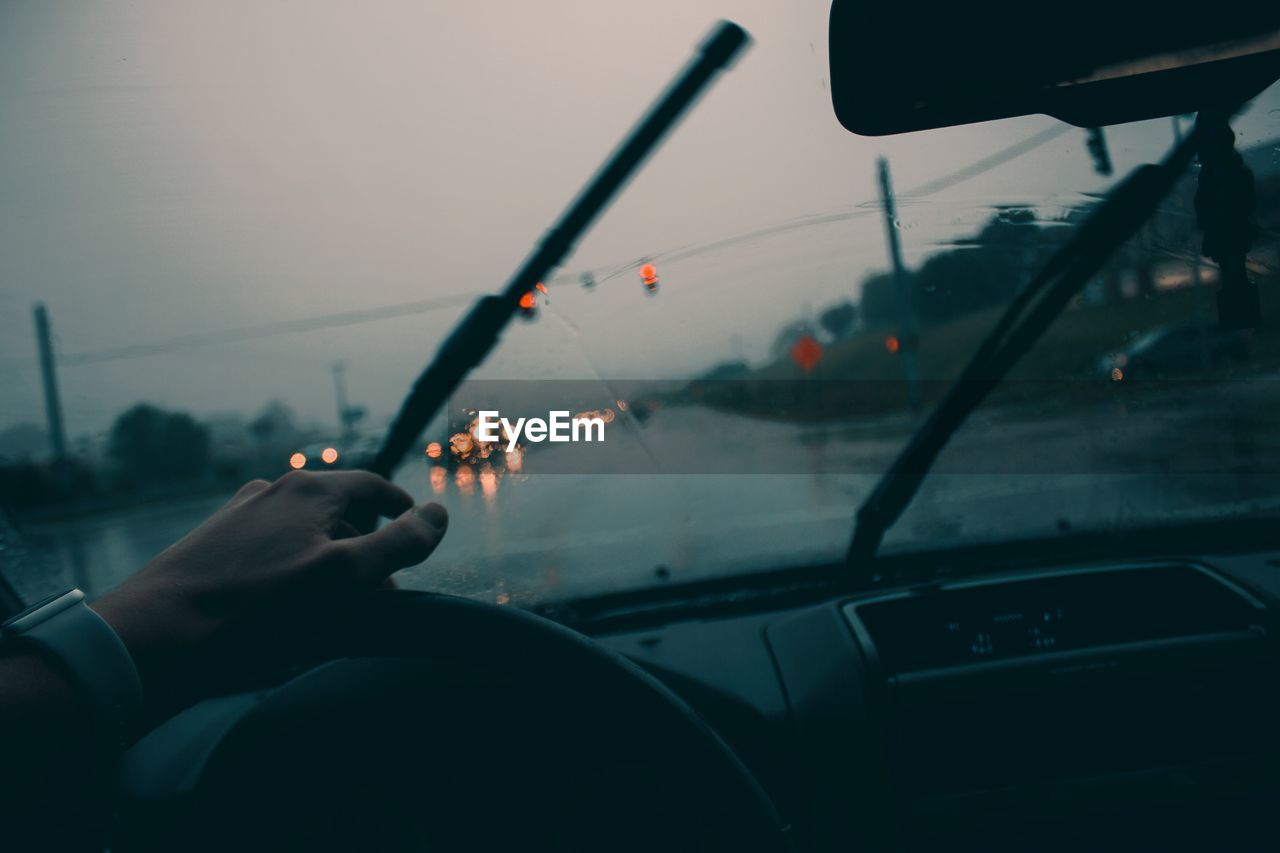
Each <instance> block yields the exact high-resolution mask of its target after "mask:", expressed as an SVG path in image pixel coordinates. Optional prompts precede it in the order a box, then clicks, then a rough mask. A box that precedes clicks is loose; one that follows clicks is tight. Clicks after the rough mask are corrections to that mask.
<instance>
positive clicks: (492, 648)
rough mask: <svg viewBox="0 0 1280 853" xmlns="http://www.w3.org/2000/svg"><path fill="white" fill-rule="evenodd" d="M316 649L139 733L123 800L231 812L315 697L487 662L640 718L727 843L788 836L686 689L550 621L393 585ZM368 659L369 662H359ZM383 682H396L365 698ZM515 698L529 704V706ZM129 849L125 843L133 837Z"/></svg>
mask: <svg viewBox="0 0 1280 853" xmlns="http://www.w3.org/2000/svg"><path fill="white" fill-rule="evenodd" d="M315 659H316V660H323V661H328V662H329V663H325V664H322V665H320V666H318V667H314V668H312V669H309V670H307V672H305V673H303V674H302V675H300V676H297V677H296V678H294V679H291V680H289V681H288V682H286V683H285V684H283V685H280V686H279V687H276V688H274V689H272V690H270V691H267V692H265V693H260V694H257V695H255V696H253V697H249V698H246V699H243V700H242V701H240V702H239V703H236V702H234V701H232V702H227V701H225V700H215V701H214V702H213V703H202V705H198V706H196V707H195V708H193V709H190V710H189V711H188V712H184V714H181V715H179V716H178V717H176V718H175V719H174V720H171V721H169V722H168V723H166V724H164V725H162V726H161V727H160V728H159V729H157V731H156V732H153V733H152V734H151V735H148V736H147V737H146V738H144V739H143V740H142V741H140V742H139V744H138V745H137V746H135V748H134V749H133V750H131V751H130V753H129V755H128V756H126V761H125V765H124V772H123V775H122V780H123V791H124V793H125V796H126V797H127V798H128V801H131V802H133V803H134V804H137V803H142V804H144V807H143V808H142V809H141V813H143V814H147V815H149V816H153V815H154V813H155V809H154V804H155V803H157V802H159V803H164V802H174V801H178V800H183V799H185V800H186V801H187V802H186V804H185V805H184V806H183V808H182V809H181V810H180V811H181V813H182V814H183V815H184V817H183V818H181V819H178V820H176V822H175V825H179V824H183V823H187V822H190V823H194V824H199V823H202V822H206V821H208V820H210V819H211V817H212V816H213V815H216V814H218V813H222V814H224V815H225V814H226V810H227V808H228V807H229V806H228V803H229V802H231V801H232V800H234V798H236V797H242V796H244V795H243V793H242V792H243V791H245V790H246V784H248V785H249V786H250V787H251V786H252V785H253V784H254V780H255V779H257V778H258V774H257V773H255V771H254V766H255V763H256V762H260V759H261V756H262V755H263V754H264V749H266V750H270V749H271V746H269V745H270V744H273V743H274V742H275V741H276V739H278V738H279V737H280V736H281V732H290V731H293V730H294V729H296V728H297V727H296V725H294V723H295V722H296V721H297V720H298V719H300V718H301V717H303V716H305V715H307V714H309V713H311V712H312V711H314V709H315V706H317V705H325V706H333V705H334V704H335V703H343V702H353V703H357V704H358V703H359V702H361V701H362V700H363V699H364V697H363V696H360V695H353V694H358V693H360V692H363V691H364V690H366V689H367V686H368V685H370V684H375V683H376V684H381V685H382V687H383V688H385V687H386V685H387V684H389V683H393V682H394V681H395V679H396V678H397V677H398V676H395V675H388V674H387V673H385V672H384V673H382V674H381V675H379V674H378V672H377V671H376V667H375V668H374V669H370V666H372V665H373V664H374V663H378V662H410V661H418V662H430V663H431V664H432V665H433V666H434V665H443V666H446V667H448V668H449V671H451V672H458V671H466V672H469V673H473V674H482V675H483V678H485V679H496V681H494V682H493V683H499V682H500V683H502V684H503V685H504V687H503V688H502V689H504V690H507V689H515V690H516V691H517V693H519V691H521V690H528V689H534V690H537V691H538V697H537V698H538V700H539V701H546V700H547V699H548V697H553V700H554V704H555V705H556V706H557V707H560V708H572V709H573V712H574V713H575V714H576V715H577V716H576V719H578V720H579V721H581V720H584V719H585V720H593V719H598V720H607V721H613V720H617V721H618V723H617V728H618V729H619V730H620V731H622V732H625V733H627V734H628V735H630V734H634V733H636V732H638V731H641V730H642V729H643V733H642V735H640V736H639V737H638V740H640V741H641V742H642V743H644V744H645V745H646V746H645V747H644V748H645V749H647V750H650V751H653V752H655V753H656V754H655V755H654V757H655V758H656V757H661V754H662V753H665V754H666V755H668V756H670V758H672V759H675V760H678V761H679V769H678V771H675V772H678V773H679V774H680V777H681V779H682V780H683V782H685V783H687V786H688V787H691V788H692V789H693V790H695V792H696V795H697V796H699V797H701V798H704V799H705V803H700V804H699V807H698V812H699V815H700V816H702V817H703V818H705V819H706V820H707V821H708V822H710V823H712V824H714V823H716V822H717V821H719V822H721V824H722V825H720V826H719V828H717V829H716V830H715V834H716V837H721V836H723V837H724V838H725V839H726V841H725V846H724V848H723V849H726V850H728V849H734V850H748V849H750V850H760V851H783V850H786V849H788V845H787V843H786V836H785V834H784V832H783V830H782V827H781V824H780V821H779V818H778V814H777V811H776V809H775V808H774V805H773V803H772V801H771V800H770V798H769V797H768V795H767V794H766V793H765V791H764V790H763V788H761V786H760V785H759V783H758V782H757V781H756V779H755V778H754V776H752V774H751V772H750V771H749V770H748V769H747V767H746V766H745V765H744V764H743V763H742V761H741V760H740V759H739V758H738V757H737V755H736V754H735V753H734V752H733V751H732V749H730V747H729V746H728V745H727V744H726V743H725V742H724V741H723V740H722V739H721V738H720V736H719V735H718V734H717V733H716V732H715V731H714V730H713V729H711V728H710V726H708V725H707V724H706V722H705V721H703V720H702V719H701V718H700V717H699V716H698V714H697V713H696V712H695V711H694V710H693V709H692V708H691V707H690V706H689V705H688V704H687V703H685V701H684V700H683V699H681V698H680V697H679V696H678V695H676V694H675V693H674V692H672V691H671V690H670V689H669V688H668V687H667V686H666V685H664V684H663V683H662V682H660V681H659V680H658V679H656V678H654V677H653V676H652V675H650V674H649V673H648V672H646V671H644V670H643V669H641V668H640V667H639V666H637V665H636V664H634V663H632V662H631V661H629V660H627V659H626V658H624V657H622V656H621V655H619V654H617V653H615V652H612V651H610V650H608V649H606V648H604V647H603V646H601V645H599V644H598V643H596V642H594V641H593V640H591V639H590V638H588V637H586V636H584V635H582V634H580V633H578V632H576V631H573V630H571V629H569V628H567V627H565V626H563V625H560V624H558V623H556V622H552V621H550V620H548V619H544V618H542V617H540V616H536V615H534V614H532V613H529V612H527V611H524V610H520V609H518V608H513V607H498V606H495V605H490V604H486V603H482V602H478V601H474V600H471V599H466V598H460V597H456V596H450V595H443V594H438V593H430V592H419V591H405V590H385V591H380V592H378V593H376V594H374V595H373V596H371V598H370V601H369V602H368V606H362V607H360V608H357V609H356V611H355V613H354V615H353V618H351V619H350V620H348V621H347V622H345V623H344V624H343V625H342V626H340V628H339V629H338V630H335V631H333V632H331V633H329V634H327V635H326V637H325V639H324V641H323V642H322V643H321V648H320V649H319V650H318V654H317V656H316V658H315ZM360 662H364V665H361V666H356V665H355V664H358V663H360ZM344 663H345V664H346V666H344V665H343V664H344ZM397 671H399V670H397ZM415 672H416V670H415ZM384 676H385V678H384ZM379 678H383V681H379ZM388 678H389V679H391V680H390V681H387V680H386V679H388ZM511 685H518V686H517V687H515V688H511ZM375 689H380V688H375ZM384 695H389V694H378V696H377V697H373V698H370V699H369V700H368V701H375V700H376V699H377V698H378V697H381V696H384ZM463 695H467V694H465V693H464V694H463ZM526 695H528V694H526ZM219 702H221V704H220V705H219V704H217V703H219ZM516 707H518V708H521V710H522V712H523V708H524V707H527V706H523V705H520V704H519V703H517V704H516ZM489 710H490V711H491V710H492V709H489ZM202 715H203V716H202ZM184 717H188V718H193V719H196V720H198V721H200V722H197V724H196V725H195V726H193V727H192V728H193V729H194V730H196V731H197V732H198V734H196V735H195V736H194V740H195V741H197V742H195V743H193V742H192V738H191V737H187V738H183V737H182V736H181V735H180V734H179V735H178V737H177V739H176V740H175V729H176V730H177V731H178V732H181V730H182V726H183V722H182V720H183V718H184ZM210 719H212V720H213V723H212V724H210V722H209V720H210ZM627 721H631V722H633V723H634V725H632V726H628V725H627V724H626V723H627ZM587 736H588V735H586V734H584V735H583V737H587ZM200 741H203V742H200ZM638 748H639V747H638ZM584 752H585V750H584ZM285 754H290V753H287V752H286V753H285ZM293 755H295V756H297V755H299V753H293ZM281 772H285V771H284V770H282V771H281ZM695 780H696V781H695ZM237 802H238V800H237ZM125 813H126V814H127V813H128V810H126V812H125ZM171 822H174V821H172V818H171ZM127 835H128V833H126V836H127ZM730 839H731V840H730ZM744 845H745V846H744ZM121 849H124V850H128V849H131V848H130V847H129V845H128V844H127V843H126V844H125V845H123V846H122V847H121ZM136 849H149V847H148V845H147V844H139V845H137V847H136ZM242 849H243V848H242Z"/></svg>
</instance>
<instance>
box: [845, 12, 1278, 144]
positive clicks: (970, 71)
mask: <svg viewBox="0 0 1280 853" xmlns="http://www.w3.org/2000/svg"><path fill="white" fill-rule="evenodd" d="M1183 8H1184V7H1179V6H1178V5H1176V4H1173V5H1171V4H1169V3H1168V2H1167V0H1165V2H1156V0H1131V2H1125V0H1120V2H1116V0H1109V2H1108V0H1074V2H1072V3H1070V4H1067V5H1064V6H1060V7H1055V6H1044V5H1042V4H1031V3H1027V2H1025V0H1024V2H1017V3H1015V2H1012V1H1011V0H990V2H986V3H979V4H970V3H956V2H954V0H917V2H905V0H904V2H899V3H888V2H885V0H834V2H833V3H832V6H831V16H830V28H829V35H830V43H829V50H830V60H831V97H832V103H833V106H834V107H835V112H836V117H837V119H839V121H840V123H841V124H842V125H843V126H844V127H845V128H846V129H848V130H851V131H853V132H854V133H858V134H861V135H864V136H883V135H887V134H894V133H906V132H909V131H914V130H926V129H930V128H937V127H949V126H952V125H958V124H969V123H972V122H979V121H988V120H990V119H999V118H1009V117H1012V116H1020V115H1031V114H1036V113H1044V114H1048V115H1051V116H1054V117H1055V118H1059V119H1061V120H1063V121H1066V122H1069V123H1071V124H1074V125H1078V126H1080V127H1101V126H1104V125H1109V124H1119V123H1122V122H1129V121H1139V120H1142V119H1150V118H1157V117H1160V116H1168V115H1179V114H1184V113H1191V112H1197V111H1199V110H1200V109H1202V108H1205V107H1212V106H1213V105H1214V104H1216V103H1217V102H1218V100H1220V99H1222V98H1224V97H1230V96H1233V95H1241V94H1252V93H1256V92H1259V91H1261V90H1262V89H1264V88H1265V87H1266V86H1268V85H1269V84H1270V83H1272V82H1273V81H1275V80H1276V79H1277V78H1280V4H1274V3H1272V4H1268V3H1261V4H1260V3H1257V2H1256V0H1216V2H1215V3H1213V4H1211V5H1208V6H1205V5H1197V6H1193V7H1186V8H1188V9H1194V10H1195V14H1191V13H1190V12H1184V11H1183Z"/></svg>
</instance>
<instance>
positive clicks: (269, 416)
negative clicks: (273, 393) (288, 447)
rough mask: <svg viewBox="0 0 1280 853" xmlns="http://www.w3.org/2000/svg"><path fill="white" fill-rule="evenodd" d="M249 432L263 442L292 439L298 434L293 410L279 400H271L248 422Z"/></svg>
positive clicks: (271, 442)
mask: <svg viewBox="0 0 1280 853" xmlns="http://www.w3.org/2000/svg"><path fill="white" fill-rule="evenodd" d="M249 432H250V433H252V434H253V437H254V438H256V439H257V440H258V441H260V442H262V443H263V444H273V443H276V442H281V441H285V442H288V441H293V440H294V438H295V437H296V436H297V434H298V427H297V423H296V422H295V421H294V417H293V411H292V410H291V409H290V408H289V407H288V406H286V405H285V404H284V403H282V402H281V401H279V400H272V401H271V402H270V403H267V405H265V406H263V407H262V411H260V412H258V414H257V415H256V416H255V417H254V419H253V420H252V421H250V422H249Z"/></svg>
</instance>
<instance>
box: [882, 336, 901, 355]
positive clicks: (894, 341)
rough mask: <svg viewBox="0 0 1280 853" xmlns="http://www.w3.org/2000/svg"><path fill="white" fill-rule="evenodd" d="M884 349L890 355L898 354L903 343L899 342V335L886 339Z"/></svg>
mask: <svg viewBox="0 0 1280 853" xmlns="http://www.w3.org/2000/svg"><path fill="white" fill-rule="evenodd" d="M884 348H885V349H887V350H888V351H889V352H890V353H896V352H897V351H898V350H900V349H902V342H901V341H899V340H898V336H897V335H890V336H889V337H887V338H885V339H884Z"/></svg>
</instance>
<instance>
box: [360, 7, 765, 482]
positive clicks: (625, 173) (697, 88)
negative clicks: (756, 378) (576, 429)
mask: <svg viewBox="0 0 1280 853" xmlns="http://www.w3.org/2000/svg"><path fill="white" fill-rule="evenodd" d="M749 41H750V38H749V36H748V35H747V33H746V31H745V30H744V29H742V27H740V26H738V25H737V24H734V23H732V22H729V21H721V22H720V23H719V24H718V25H717V26H716V27H715V28H714V29H713V30H712V31H711V34H710V35H709V36H708V37H707V39H706V40H705V41H704V42H703V43H702V45H701V47H700V49H699V54H698V55H697V56H695V57H694V59H693V60H692V61H691V62H690V63H689V65H688V66H686V67H685V69H684V70H683V71H682V72H681V73H680V74H679V76H677V77H676V79H675V81H674V82H673V83H672V84H671V85H670V87H669V88H668V89H667V90H666V92H665V93H664V94H663V95H662V96H661V97H660V98H659V99H658V100H657V102H656V103H654V105H653V106H652V107H650V108H649V112H648V113H647V114H646V115H645V116H644V117H643V118H642V119H641V121H640V123H639V124H638V125H636V126H635V128H634V129H632V131H631V134H630V135H629V136H628V137H627V138H626V139H625V140H624V141H623V143H622V144H621V145H620V146H619V147H618V149H617V150H616V151H614V152H613V154H612V155H611V156H610V157H609V159H608V160H606V161H605V163H604V165H603V166H601V168H600V171H598V172H597V173H596V174H595V177H593V178H592V179H591V182H590V183H588V184H587V186H586V187H585V188H584V189H583V190H582V192H581V193H580V194H579V195H578V197H577V198H576V199H575V200H574V201H573V203H572V204H570V205H569V207H568V209H567V210H565V212H564V213H563V214H561V216H560V219H559V220H558V221H557V222H556V223H555V225H553V226H552V227H551V229H550V230H549V231H548V232H547V234H546V236H545V237H544V238H543V240H542V242H541V243H540V244H539V245H538V247H537V248H535V249H534V251H533V253H532V254H530V255H529V257H528V258H527V259H526V260H525V262H524V264H523V265H522V266H521V267H520V268H519V269H518V270H516V272H515V274H514V275H512V277H511V278H510V280H509V281H508V282H507V284H506V286H505V287H503V289H502V292H501V293H499V294H495V295H489V296H483V297H481V298H480V299H479V301H477V302H476V304H475V305H474V306H473V307H472V308H471V310H470V311H469V312H468V313H467V315H466V316H465V317H464V318H463V319H462V322H460V323H459V324H458V325H457V327H456V328H454V330H453V331H452V332H451V333H450V334H449V336H448V337H447V338H446V339H445V341H444V343H443V344H441V346H440V349H439V351H437V352H436V356H435V358H434V359H432V361H431V363H430V364H428V365H427V367H426V369H425V370H423V372H422V373H421V374H420V375H419V377H418V379H417V381H416V382H415V383H414V385H413V389H412V390H411V391H410V392H409V396H408V397H407V398H405V401H404V403H403V404H402V405H401V406H400V412H399V413H398V414H397V415H396V418H395V420H394V421H393V422H392V424H391V428H390V429H389V430H388V432H387V436H386V438H385V439H384V440H383V442H382V447H381V448H380V449H379V450H378V452H377V454H376V455H375V456H374V458H373V460H372V462H370V464H369V465H368V466H367V467H368V469H369V470H370V471H373V472H374V473H376V474H381V475H382V476H384V477H390V476H391V475H392V474H393V473H395V470H396V468H398V467H399V466H400V463H401V462H402V461H403V460H404V458H405V454H406V453H407V452H408V451H409V449H410V448H411V447H412V446H413V444H414V442H416V441H417V440H418V437H419V436H420V435H421V434H422V431H423V430H424V429H426V428H427V425H428V424H430V423H431V420H432V418H434V417H435V416H436V413H437V412H439V410H440V407H441V405H443V404H444V401H445V400H447V399H448V398H449V395H450V394H452V393H453V392H454V391H455V390H456V389H457V387H458V385H460V384H461V383H462V380H463V379H464V378H465V377H466V376H467V374H468V373H470V372H471V371H472V370H473V369H474V368H476V367H478V366H479V365H480V364H481V362H483V361H484V360H485V358H486V357H487V356H488V355H489V352H490V351H491V350H492V349H493V347H494V346H495V345H496V344H497V343H498V336H499V334H500V333H501V332H502V330H503V328H505V327H506V325H507V323H509V322H510V321H511V318H512V317H513V316H514V315H515V313H516V309H517V308H518V307H519V304H520V298H521V297H522V296H524V295H525V294H526V293H529V292H530V291H532V290H533V288H534V285H535V284H537V283H538V282H539V281H541V280H543V279H544V278H545V277H546V275H547V273H549V272H550V271H551V270H553V269H555V268H556V267H557V266H559V265H560V263H561V262H563V261H564V259H565V257H566V256H567V255H568V254H569V252H570V251H572V249H573V247H574V244H575V243H577V241H578V238H580V237H581V236H582V234H583V232H585V231H586V230H587V228H588V227H589V226H590V225H591V223H592V222H593V221H594V220H595V218H596V217H597V216H599V214H600V212H601V211H602V210H604V208H605V207H606V206H607V205H608V204H609V201H610V200H611V199H612V198H613V197H614V195H616V194H617V192H618V190H619V189H621V188H622V186H623V184H625V183H626V182H627V179H628V178H630V177H631V175H632V174H633V173H634V172H635V170H636V169H637V168H638V167H639V166H640V164H641V163H643V162H644V161H645V159H646V158H647V157H648V156H649V155H650V154H651V153H652V152H653V150H654V149H655V148H656V147H657V146H658V144H659V143H660V142H661V141H662V139H663V137H664V136H666V134H667V133H668V131H670V130H671V128H672V127H673V126H674V125H675V123H676V122H677V121H678V120H679V119H680V117H681V116H682V115H684V113H685V112H686V111H687V110H688V108H689V107H690V106H691V105H692V104H693V102H694V101H695V100H697V98H698V96H699V95H700V94H702V92H703V91H704V90H705V89H706V87H707V85H708V84H709V83H710V82H711V80H712V78H713V77H714V76H715V75H716V74H717V73H718V72H720V71H722V70H724V69H725V68H727V67H728V66H729V65H730V64H731V63H732V61H733V60H734V59H735V58H736V57H737V55H738V53H739V52H740V51H741V50H742V49H743V48H744V47H746V45H747V44H748V43H749Z"/></svg>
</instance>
